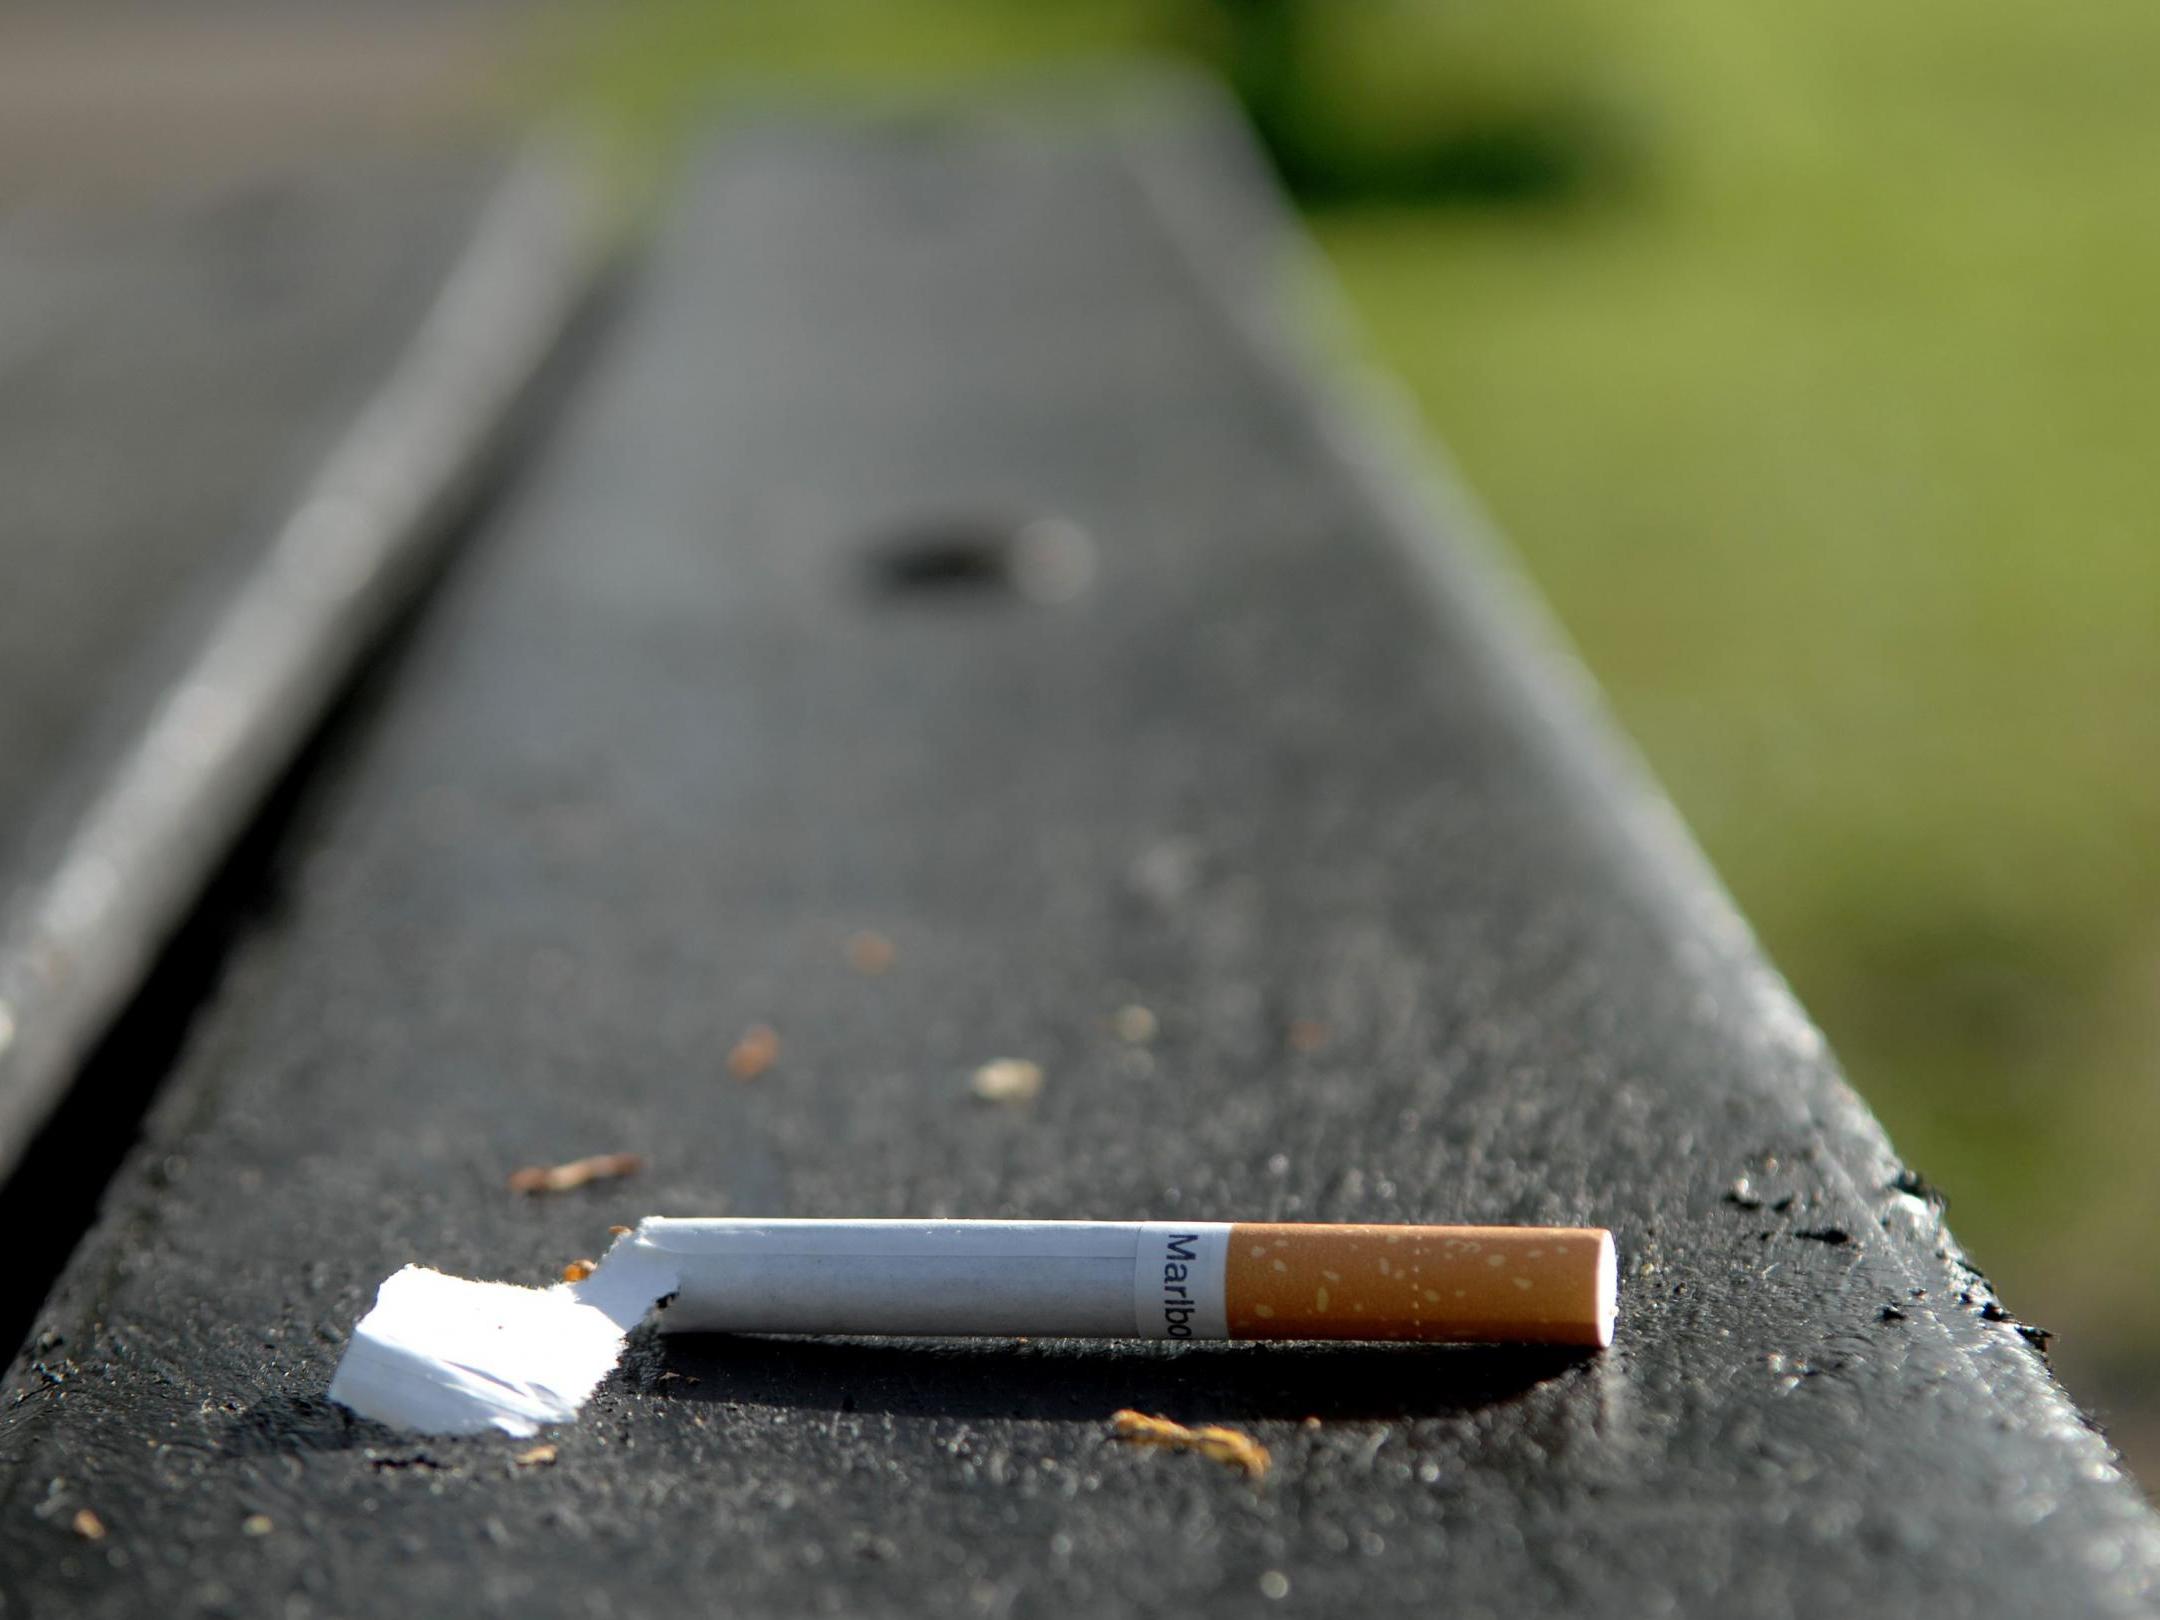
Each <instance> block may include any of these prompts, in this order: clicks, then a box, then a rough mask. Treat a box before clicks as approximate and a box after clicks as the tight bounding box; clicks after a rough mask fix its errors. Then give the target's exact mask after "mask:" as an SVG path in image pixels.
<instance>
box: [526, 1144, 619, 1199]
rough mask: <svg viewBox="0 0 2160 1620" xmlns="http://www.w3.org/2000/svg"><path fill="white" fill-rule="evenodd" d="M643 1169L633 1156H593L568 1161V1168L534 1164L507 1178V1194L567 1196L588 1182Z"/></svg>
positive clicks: (613, 1154) (606, 1154)
mask: <svg viewBox="0 0 2160 1620" xmlns="http://www.w3.org/2000/svg"><path fill="white" fill-rule="evenodd" d="M644 1168H645V1161H644V1160H643V1159H642V1158H640V1157H639V1156H638V1155H637V1154H635V1153H595V1154H594V1155H593V1156H592V1157H591V1158H589V1159H572V1160H571V1161H570V1162H569V1163H568V1164H555V1165H537V1164H535V1165H528V1166H527V1167H526V1168H524V1169H523V1170H518V1171H514V1172H513V1173H512V1174H511V1177H510V1190H511V1191H512V1192H521V1193H559V1192H571V1191H573V1190H575V1189H576V1188H579V1187H582V1186H585V1185H586V1184H587V1183H588V1182H594V1181H607V1180H611V1179H612V1178H614V1177H616V1176H634V1175H636V1174H637V1173H638V1172H639V1171H640V1170H642V1169H644Z"/></svg>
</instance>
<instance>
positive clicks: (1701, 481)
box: [557, 0, 2160, 1405]
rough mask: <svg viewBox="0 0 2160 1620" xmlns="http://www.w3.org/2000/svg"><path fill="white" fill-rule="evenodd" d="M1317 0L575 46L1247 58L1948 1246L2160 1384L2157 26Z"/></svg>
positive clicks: (2124, 20) (1631, 724)
mask: <svg viewBox="0 0 2160 1620" xmlns="http://www.w3.org/2000/svg"><path fill="white" fill-rule="evenodd" d="M1298 9H1299V8H1293V7H1288V6H1285V5H1282V4H1273V5H1269V4H1248V5H1246V6H1243V7H1239V6H1235V5H1232V4H1229V3H1227V0H1223V3H1219V4H1216V5H1207V4H1202V3H1199V0H1194V3H1188V4H1174V3H1167V0H1166V3H1161V4H1152V5H1151V4H1141V3H1136V0H1126V3H1118V0H1039V3H1037V4H1032V5H1028V4H990V3H986V0H967V3H963V0H934V3H927V4H917V5H911V6H906V7H884V6H878V5H874V4H870V3H867V0H804V3H799V4H792V5H783V4H778V3H763V4H760V3H754V0H740V3H736V4H693V3H689V0H646V3H644V4H637V5H631V6H628V7H627V8H624V9H620V10H616V11H611V12H609V13H606V14H605V15H604V16H602V17H595V16H593V15H591V14H587V15H584V16H581V17H579V18H577V19H574V20H571V21H568V22H566V23H565V24H564V25H563V27H564V30H565V32H564V34H563V36H562V39H561V40H560V41H559V42H558V43H559V44H561V45H562V46H563V49H562V50H561V51H559V52H558V53H557V57H558V60H560V61H562V62H566V63H568V64H570V66H568V67H567V68H565V69H564V70H563V71H564V72H565V73H566V74H567V79H566V81H565V86H564V87H566V88H567V90H568V91H569V93H570V94H572V95H574V96H575V97H577V98H579V99H582V100H584V101H585V102H586V103H587V104H588V105H590V106H592V107H595V108H598V109H599V110H601V111H602V112H603V113H604V114H606V115H608V116H610V117H613V118H615V119H617V120H619V121H622V122H624V123H626V124H627V125H629V126H632V127H635V128H637V129H640V130H642V131H644V132H646V133H647V134H648V135H653V134H657V135H659V136H661V137H662V138H665V136H666V135H667V134H668V133H669V132H671V131H672V130H674V129H676V128H677V127H679V125H680V123H681V122H682V121H683V120H684V119H686V118H688V117H690V116H692V115H694V114H695V113H696V112H697V111H698V110H699V109H701V108H702V107H704V106H706V105H708V104H709V103H710V102H711V101H713V100H715V99H724V98H726V97H727V96H728V95H730V94H740V93H756V94H764V93H768V92H769V91H771V90H772V89H773V88H775V86H776V85H792V86H796V87H808V88H810V89H813V90H824V91H829V92H849V93H857V92H861V91H864V90H870V89H888V88H894V87H921V86H924V85H928V84H938V83H950V82H953V81H955V80H957V79H964V78H967V77H971V76H974V75H978V74H983V73H988V72H992V71H995V70H997V69H1001V68H1009V67H1012V66H1016V65H1019V64H1022V63H1029V62H1037V61H1042V60H1045V59H1067V58H1071V57H1073V56H1076V55H1084V54H1094V53H1099V52H1108V51H1118V50H1126V49H1131V48H1135V47H1137V48H1141V49H1147V50H1153V51H1169V52H1173V53H1182V54H1185V55H1189V56H1193V57H1196V58H1198V59H1200V60H1201V61H1203V62H1206V63H1211V64H1214V65H1217V66H1227V67H1228V68H1230V69H1231V70H1233V71H1234V72H1236V73H1237V74H1238V75H1239V76H1240V78H1241V81H1242V83H1243V85H1244V88H1245V89H1246V91H1247V93H1248V99H1249V101H1250V103H1251V104H1252V105H1253V107H1254V110H1255V111H1256V113H1257V114H1258V115H1259V116H1260V118H1261V120H1262V122H1263V125H1264V126H1265V127H1266V128H1267V129H1268V130H1269V133H1270V134H1271V136H1273V137H1274V139H1275V144H1276V148H1277V151H1278V155H1279V157H1280V158H1281V159H1282V160H1283V161H1284V162H1285V165H1286V167H1287V168H1288V169H1289V171H1290V172H1291V174H1292V176H1293V178H1295V179H1297V180H1298V181H1299V182H1300V185H1301V188H1302V191H1303V194H1304V195H1305V197H1306V199H1307V201H1308V203H1309V205H1310V206H1309V219H1310V223H1311V226H1312V228H1313V230H1314V232H1315V233H1316V235H1317V236H1318V239H1319V241H1320V243H1321V245H1322V247H1323V249H1324V250H1325V252H1326V254H1327V256H1328V257H1329V259H1330V260H1331V261H1332V262H1333V264H1334V267H1335V269H1336V271H1337V272H1338V274H1339V275H1340V277H1341V278H1342V281H1343V282H1344V284H1345V286H1346V287H1347V288H1348V291H1349V293H1350V296H1351V299H1352V301H1353V303H1354V305H1355V306H1356V308H1357V310H1358V311H1359V312H1360V313H1361V315H1362V316H1363V319H1364V321H1365V323H1366V326H1367V328H1368V333H1369V338H1370V347H1371V350H1372V353H1373V355H1374V356H1375V357H1376V358H1378V359H1379V360H1380V362H1381V363H1382V364H1383V365H1385V366H1386V367H1387V368H1389V369H1391V370H1392V371H1393V372H1394V373H1396V374H1397V375H1398V376H1400V377H1401V378H1402V379H1403V380H1404V381H1405V382H1406V383H1407V384H1408V386H1409V388H1410V390H1411V391H1412V393H1413V394H1414V395H1415V397H1416V399H1417V400H1418V401H1419V403H1420V404H1421V406H1422V408H1423V411H1424V413H1425V416H1426V418H1427V421H1428V423H1429V425H1430V427H1431V429H1432V431H1433V432H1434V433H1435V434H1436V435H1437V436H1438V437H1439V438H1441V439H1443V440H1445V441H1446V442H1447V443H1449V444H1450V445H1451V446H1452V447H1453V449H1454V451H1455V452H1456V454H1457V456H1458V458H1459V459H1460V461H1461V463H1462V464H1463V466H1464V468H1465V469H1466V472H1467V474H1468V477H1469V480H1470V482H1471V483H1472V484H1473V485H1474V487H1475V488H1476V489H1477V491H1478V492H1479V494H1480V496H1481V497H1482V498H1483V500H1484V501H1485V503H1486V504H1487V505H1488V506H1490V507H1491V508H1492V509H1493V510H1494V512H1495V513H1496V514H1497V516H1498V518H1499V520H1500V524H1501V526H1502V527H1503V529H1504V530H1505V531H1506V532H1507V533H1508V534H1509V536H1510V537H1511V539H1512V540H1513V542H1514V543H1515V545H1516V546H1517V547H1518V548H1519V549H1520V551H1521V552H1522V554H1523V555H1524V557H1525V558H1526V559H1527V561H1528V563H1529V565H1530V568H1531V571H1532V572H1533V573H1534V574H1535V576H1536V577H1537V579H1538V580H1539V582H1540V584H1541V585H1542V586H1543V588H1544V590H1545V591H1546V593H1547V594H1548V596H1549V597H1550V598H1551V600H1552V602H1553V603H1554V605H1555V606H1556V608H1557V609H1558V611H1559V614H1560V617H1561V618H1562V620H1563V621H1564V622H1565V624H1566V625H1567V627H1568V629H1569V630H1570V631H1571V633H1572V634H1573V636H1574V637H1575V639H1576V641H1577V642H1578V644H1579V646H1580V647H1581V649H1582V651H1583V652H1584V654H1585V655H1586V657H1587V659H1588V661H1589V663H1590V664H1591V666H1592V667H1593V669H1594V670H1595V671H1596V672H1597V674H1598V676H1599V678H1600V679H1601V680H1602V681H1603V683H1604V685H1605V687H1606V690H1607V691H1608V693H1609V694H1610V696H1611V699H1612V701H1613V704H1614V705H1615V707H1616V708H1617V710H1618V712H1619V714H1620V716H1621V718H1622V720H1623V721H1624V723H1625V724H1626V725H1627V726H1628V728H1629V729H1630V730H1631V731H1632V733H1633V734H1634V736H1635V737H1636V738H1637V739H1638V740H1639V741H1640V743H1641V744H1642V746H1643V748H1644V749H1645V751H1646V752H1647V753H1648V755H1649V757H1650V760H1651V762H1652V764H1653V765H1654V766H1655V768H1656V769H1657V771H1658V772H1659V774H1660V775H1661V776H1662V778H1663V779H1664V781H1665V783H1666V784H1667V786H1668V787H1669V788H1670V789H1671V791H1672V793H1673V794H1674V796H1675V797H1676V799H1677V800H1678V801H1679V804H1680V806H1681V808H1682V810H1683V811H1684V812H1685V814H1686V815H1687V817H1688V819H1689V821H1690V822H1691V823H1692V825H1693V826H1694V828H1695V830H1696V832H1697V834H1698V835H1699V836H1700V838H1701V839H1702V841H1703V842H1704V844H1705V845H1706V846H1707V847H1708V849H1709V852H1710V854H1711V857H1712V858H1713V860H1714V861H1715V862H1716V864H1717V865H1718V867H1719V868H1720V870H1721V871H1722V872H1723V873H1724V875H1725V877H1726V879H1727V881H1728V882H1729V883H1730V884H1731V886H1732V887H1733V889H1734V890H1735V892H1736V893H1737V895H1738V898H1739V900H1740V903H1741V905H1742V907H1743V909H1744V910H1746V911H1747V913H1748V914H1749V915H1750V917H1751V918H1752V919H1753V920H1754V922H1755V924H1756V926H1757V928H1758V929H1759V931H1760V932H1761V934H1762V936H1763V938H1764V940H1765V942H1766V944H1767V946H1768V948H1769V950H1770V952H1771V954H1772V955H1773V957H1774V958H1775V959H1776V960H1777V961H1778V962H1779V964H1780V965H1781V966H1782V967H1783V968H1784V969H1785V971H1786V972H1787V973H1788V975H1789V976H1790V977H1791V978H1792V980H1793V981H1794V983H1795V985H1796V987H1797V988H1798V990H1799V992H1800V995H1801V997H1802V999H1803V1000H1804V1001H1805V1002H1806V1003H1807V1005H1808V1007H1809V1008H1810V1010H1811V1011H1812V1012H1813V1013H1814V1015H1815V1016H1816V1017H1817V1019H1818V1020H1819V1021H1820V1022H1821V1023H1822V1024H1823V1025H1824V1027H1825V1028H1826V1029H1827V1031H1828V1032H1829V1034H1830V1037H1831V1039H1832V1041H1833V1043H1834V1044H1835V1046H1836V1047H1837V1049H1838V1051H1839V1053H1840V1056H1841V1057H1842V1059H1843V1061H1844V1062H1845V1065H1846V1067H1847V1069H1848V1071H1849V1072H1850V1073H1851V1074H1852V1076H1853V1077H1854V1080H1855V1082H1856V1083H1857V1084H1858V1086H1859V1087H1860V1089H1861V1090H1862V1091H1863V1093H1864V1094H1865V1095H1866V1096H1867V1097H1868V1099H1869V1100H1870V1101H1871V1102H1872V1103H1873V1104H1874V1106H1875V1107H1876V1109H1877V1110H1878V1111H1879V1112H1880V1113H1881V1114H1882V1116H1883V1117H1884V1119H1885V1120H1886V1122H1887V1123H1888V1124H1889V1126H1890V1128H1891V1131H1892V1133H1893V1135H1894V1136H1895V1137H1896V1139H1897V1141H1898V1143H1899V1145H1900V1147H1901V1148H1902V1149H1903V1151H1904V1152H1905V1153H1906V1155H1907V1156H1908V1157H1909V1158H1910V1159H1911V1160H1912V1161H1913V1162H1915V1163H1917V1164H1919V1165H1920V1166H1922V1167H1923V1168H1924V1169H1925V1170H1926V1171H1927V1172H1928V1174H1929V1175H1930V1176H1931V1177H1932V1178H1933V1179H1935V1180H1936V1181H1937V1182H1938V1183H1940V1184H1941V1185H1943V1186H1944V1187H1945V1188H1947V1189H1948V1191H1949V1192H1950V1193H1951V1194H1952V1196H1953V1197H1954V1199H1955V1200H1956V1210H1955V1225H1956V1227H1957V1229H1958V1231H1959V1233H1960V1235H1961V1237H1962V1238H1963V1239H1964V1240H1965V1242H1966V1244H1967V1245H1968V1247H1969V1248H1970V1249H1971V1250H1972V1251H1973V1252H1974V1253H1975V1255H1976V1256H1977V1257H1978V1258H1979V1260H1980V1261H1981V1263H1982V1264H1984V1265H1986V1266H1987V1267H1988V1268H1989V1269H1990V1271H1991V1272H1992V1273H1993V1274H1994V1275H1995V1277H1996V1278H1997V1280H1998V1282H1999V1283H2000V1284H2001V1285H2002V1286H2003V1288H2004V1290H2005V1292H2006V1295H2007V1297H2008V1298H2009V1300H2010V1302H2011V1304H2012V1306H2013V1307H2014V1308H2016V1309H2017V1310H2019V1311H2020V1312H2021V1313H2023V1314H2026V1315H2028V1316H2031V1317H2034V1318H2037V1319H2038V1320H2040V1321H2042V1322H2045V1323H2047V1324H2048V1325H2050V1326H2052V1327H2056V1328H2058V1329H2063V1330H2066V1332H2065V1337H2064V1341H2063V1351H2064V1354H2065V1357H2066V1359H2067V1360H2069V1361H2070V1362H2072V1363H2074V1364H2075V1365H2074V1367H2073V1381H2074V1383H2076V1385H2077V1387H2078V1388H2079V1389H2080V1392H2081V1393H2082V1394H2084V1395H2085V1396H2086V1398H2087V1399H2094V1398H2095V1396H2096V1394H2097V1397H2098V1398H2099V1399H2100V1400H2101V1402H2102V1403H2103V1405H2105V1404H2108V1403H2110V1402H2111V1401H2121V1402H2124V1403H2129V1404H2131V1405H2134V1404H2135V1403H2137V1402H2138V1401H2140V1400H2146V1401H2150V1400H2152V1399H2153V1395H2152V1391H2153V1389H2154V1379H2155V1370H2154V1368H2153V1367H2152V1366H2151V1365H2150V1364H2151V1363H2152V1362H2153V1361H2154V1359H2155V1358H2154V1355H2153V1351H2154V1348H2155V1347H2156V1346H2160V1269H2156V1268H2153V1267H2152V1266H2150V1265H2149V1264H2145V1263H2143V1261H2142V1254H2143V1247H2144V1244H2145V1243H2146V1242H2149V1241H2150V1239H2151V1238H2152V1237H2153V1235H2154V1234H2155V1233H2156V1232H2160V1176H2156V1175H2155V1173H2154V1168H2153V1167H2154V1165H2155V1164H2156V1163H2160V995H2156V992H2160V839H2156V837H2155V832H2156V829H2160V720H2156V718H2155V714H2156V703H2155V700H2156V697H2160V547H2156V546H2155V545H2154V543H2153V540H2152V537H2151V535H2150V533H2149V531H2150V530H2151V528H2152V526H2153V516H2152V514H2153V513H2154V512H2155V510H2156V509H2160V459H2156V457H2155V454H2154V448H2153V444H2152V441H2153V439H2154V436H2155V430H2156V429H2160V310H2156V308H2155V301H2154V288H2155V286H2156V285H2160V206H2156V202H2160V198H2156V195H2155V191H2156V181H2155V178H2154V177H2155V176H2156V175H2160V111H2156V110H2155V108H2156V106H2160V102H2156V99H2155V97H2154V95H2153V92H2152V85H2153V83H2154V82H2155V71H2154V70H2155V69H2156V68H2160V9H2156V8H2152V7H2139V6H2134V5H2130V4H2127V3H2112V4H2109V3H2103V4H2098V5H2092V6H2080V7H2057V6H2051V5H2047V4H2044V3H2041V0H2019V3H2014V4H2011V3H2002V0H1959V3H1955V4H1953V3H1950V0H1913V3H1911V4H1907V5H1904V6H1898V7H1882V6H1876V5H1869V4H1862V3H1860V0H1813V3H1810V4H1806V5H1803V6H1799V7H1792V8H1784V9H1777V8H1769V9H1765V8H1732V7H1728V6H1722V5H1718V4H1715V3H1712V0H1645V3H1644V4H1642V5H1640V6H1637V7H1632V8H1608V7H1599V6H1596V5H1594V4H1591V3H1590V0H1335V3H1333V4H1330V5H1326V6H1316V7H1308V8H1303V14H1302V15H1299V14H1297V13H1298ZM1316 19H1317V25H1316ZM1270 30H1272V33H1271V32H1270ZM1286 35H1288V36H1294V37H1286ZM1256 42H1257V43H1256ZM1286 53H1288V54H1287V55H1286ZM1494 153H1498V154H1499V156H1498V158H1497V159H1495V158H1494V156H1493V154H1494ZM1525 154H1528V155H1527V157H1526V156H1525ZM1496 163H1497V167H1496V166H1495V165H1496ZM1511 165H1512V166H1511ZM1496 176H1497V179H1496V178H1495V177H1496ZM1511 177H1512V178H1511Z"/></svg>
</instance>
